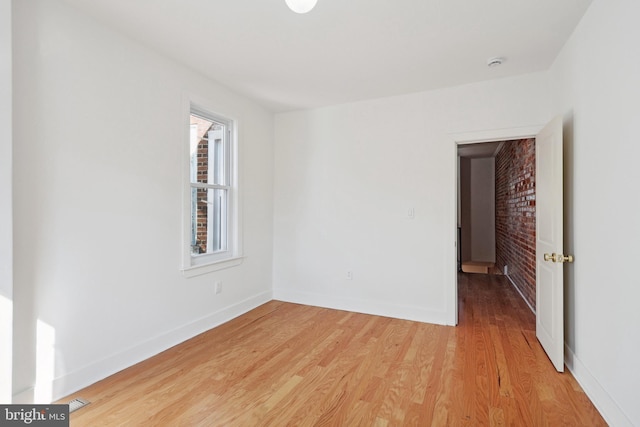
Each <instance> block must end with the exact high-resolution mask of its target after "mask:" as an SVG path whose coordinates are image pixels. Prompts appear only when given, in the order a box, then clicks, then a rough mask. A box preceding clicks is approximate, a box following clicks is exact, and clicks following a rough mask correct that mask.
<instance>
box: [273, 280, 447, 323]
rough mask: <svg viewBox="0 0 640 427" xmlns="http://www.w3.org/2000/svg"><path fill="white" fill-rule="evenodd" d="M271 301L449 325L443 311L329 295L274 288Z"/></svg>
mask: <svg viewBox="0 0 640 427" xmlns="http://www.w3.org/2000/svg"><path fill="white" fill-rule="evenodd" d="M273 299H274V300H278V301H284V302H291V303H296V304H304V305H311V306H314V307H323V308H331V309H334V310H345V311H352V312H355V313H363V314H373V315H376V316H384V317H393V318H396V319H404V320H413V321H416V322H424V323H434V324H437V325H450V323H448V322H447V319H449V318H450V316H449V315H448V313H446V312H445V311H435V310H426V309H424V308H420V307H415V306H407V305H397V304H389V303H386V302H378V301H365V300H362V299H356V298H344V297H333V296H330V295H320V294H313V293H309V292H298V291H294V290H290V289H283V288H276V289H274V290H273Z"/></svg>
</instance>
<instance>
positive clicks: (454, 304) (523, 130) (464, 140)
mask: <svg viewBox="0 0 640 427" xmlns="http://www.w3.org/2000/svg"><path fill="white" fill-rule="evenodd" d="M544 126H545V125H544V124H541V125H530V126H522V127H513V128H505V129H489V130H481V131H471V132H456V133H450V134H449V137H450V138H451V141H452V142H453V143H452V150H451V153H452V161H453V165H454V167H453V171H454V177H453V185H454V187H453V194H455V197H454V198H453V212H454V218H453V225H454V226H453V227H452V233H453V236H454V239H453V242H454V244H453V254H452V255H453V259H454V260H456V261H455V262H454V263H453V265H454V269H453V274H452V280H451V284H450V286H449V287H448V289H447V294H446V295H447V303H448V309H447V312H448V313H450V316H451V317H450V319H449V323H450V324H451V325H457V324H458V262H457V257H458V175H459V173H460V171H459V163H458V146H460V145H468V144H480V143H483V142H493V141H507V140H516V139H525V138H535V137H536V135H538V133H539V132H540V131H541V130H542V129H543V128H544Z"/></svg>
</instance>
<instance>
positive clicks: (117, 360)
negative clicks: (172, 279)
mask: <svg viewBox="0 0 640 427" xmlns="http://www.w3.org/2000/svg"><path fill="white" fill-rule="evenodd" d="M271 300H272V292H271V291H268V292H263V293H260V294H258V295H255V296H253V297H250V298H247V299H246V300H244V301H240V302H238V303H236V304H233V305H230V306H228V307H225V308H223V309H221V310H218V311H216V312H215V313H211V314H209V315H207V316H205V317H203V318H201V319H198V320H195V321H193V322H191V323H189V324H187V325H184V326H181V327H179V328H176V329H174V330H171V331H168V332H166V333H164V334H162V335H159V336H157V337H155V338H151V339H149V340H147V341H145V342H142V343H140V344H137V345H136V346H134V347H131V348H129V349H126V350H124V351H122V352H119V353H116V354H114V355H111V356H109V357H106V358H105V359H102V360H98V361H96V362H95V363H92V364H90V365H87V366H85V367H84V368H80V369H78V370H76V371H73V372H70V373H68V374H66V375H64V376H62V377H59V378H56V379H55V380H53V383H52V401H55V400H58V399H60V398H62V397H64V396H68V395H70V394H72V393H75V392H76V391H78V390H81V389H83V388H85V387H87V386H89V385H91V384H93V383H95V382H97V381H100V380H102V379H104V378H107V377H108V376H110V375H113V374H115V373H116V372H119V371H121V370H123V369H126V368H128V367H130V366H133V365H135V364H136V363H139V362H142V361H143V360H146V359H148V358H150V357H152V356H155V355H157V354H159V353H161V352H163V351H165V350H167V349H169V348H171V347H173V346H175V345H177V344H180V343H182V342H184V341H186V340H188V339H190V338H193V337H195V336H196V335H199V334H201V333H203V332H206V331H208V330H209V329H211V328H215V327H216V326H219V325H221V324H223V323H225V322H228V321H229V320H231V319H234V318H236V317H238V316H240V315H242V314H244V313H246V312H248V311H250V310H253V309H254V308H256V307H258V306H260V305H262V304H264V303H266V302H269V301H271ZM33 396H34V389H33V388H29V389H27V390H24V391H22V392H20V393H18V394H14V395H13V397H12V401H13V402H14V403H24V404H28V403H49V402H33Z"/></svg>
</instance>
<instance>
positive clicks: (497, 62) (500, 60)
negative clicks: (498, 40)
mask: <svg viewBox="0 0 640 427" xmlns="http://www.w3.org/2000/svg"><path fill="white" fill-rule="evenodd" d="M503 62H504V58H491V59H489V60H488V61H487V66H489V68H493V67H498V66H500V65H502V63H503Z"/></svg>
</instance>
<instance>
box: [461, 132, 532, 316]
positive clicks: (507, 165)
mask: <svg viewBox="0 0 640 427" xmlns="http://www.w3.org/2000/svg"><path fill="white" fill-rule="evenodd" d="M457 151H458V194H457V196H458V199H457V200H458V210H457V211H458V212H457V214H458V218H457V219H458V266H459V271H461V272H464V273H471V274H473V273H484V274H494V275H504V276H506V278H507V279H508V280H509V281H510V282H511V284H512V285H513V287H514V288H515V289H516V290H517V292H518V293H519V294H520V296H521V297H522V299H523V300H524V301H525V302H526V303H527V305H528V306H529V308H530V309H531V311H532V312H534V313H535V303H536V256H535V255H536V252H535V247H536V235H535V233H536V203H535V202H536V186H535V171H536V166H535V165H536V164H535V162H536V160H535V139H534V138H532V137H528V138H518V139H513V140H500V141H490V142H480V143H475V144H464V145H462V144H461V145H458V147H457Z"/></svg>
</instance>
